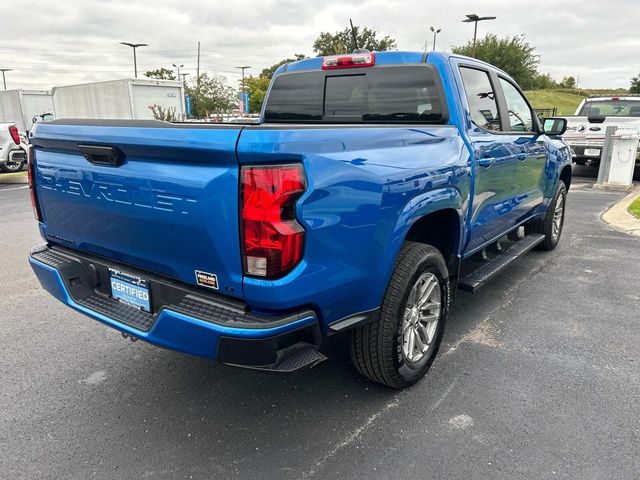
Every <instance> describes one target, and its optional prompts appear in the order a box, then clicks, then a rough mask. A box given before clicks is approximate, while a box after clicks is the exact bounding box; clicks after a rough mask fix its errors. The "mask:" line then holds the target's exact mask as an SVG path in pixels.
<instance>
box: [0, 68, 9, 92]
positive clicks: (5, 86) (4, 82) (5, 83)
mask: <svg viewBox="0 0 640 480" xmlns="http://www.w3.org/2000/svg"><path fill="white" fill-rule="evenodd" d="M10 71H11V69H10V68H0V72H2V84H3V85H4V89H5V90H6V89H7V79H6V78H4V72H10Z"/></svg>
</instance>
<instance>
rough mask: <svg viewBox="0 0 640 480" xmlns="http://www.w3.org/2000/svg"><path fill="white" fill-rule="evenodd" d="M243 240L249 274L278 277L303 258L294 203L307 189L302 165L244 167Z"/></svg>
mask: <svg viewBox="0 0 640 480" xmlns="http://www.w3.org/2000/svg"><path fill="white" fill-rule="evenodd" d="M241 184H242V185H241V186H242V210H241V220H242V236H243V237H242V241H243V257H244V271H245V273H246V274H247V275H255V276H259V277H266V278H275V277H280V276H282V275H284V274H285V273H287V272H288V271H290V270H291V269H292V268H293V267H294V266H295V265H296V264H297V263H298V262H299V261H300V259H301V258H302V245H303V241H304V229H303V228H302V226H301V225H300V224H299V223H298V222H297V221H296V218H295V203H296V200H297V199H298V198H300V196H301V195H302V194H303V193H304V191H305V190H306V181H305V176H304V169H303V168H302V165H298V164H296V165H271V166H266V167H242V171H241Z"/></svg>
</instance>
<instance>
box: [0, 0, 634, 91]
mask: <svg viewBox="0 0 640 480" xmlns="http://www.w3.org/2000/svg"><path fill="white" fill-rule="evenodd" d="M23 9H24V11H23ZM12 11H13V12H14V13H15V14H6V15H1V16H0V68H11V69H12V71H9V72H7V73H6V80H7V88H8V89H13V88H25V89H40V88H42V89H49V88H51V87H53V86H56V85H69V84H74V83H86V82H93V81H101V80H112V79H116V78H125V77H131V76H133V55H132V51H131V49H130V48H129V47H125V46H123V45H120V44H119V42H123V41H124V42H132V43H147V44H149V46H148V47H143V48H140V49H138V72H139V76H141V73H140V72H144V71H146V70H150V69H155V68H159V67H168V68H173V67H172V64H174V63H175V64H176V65H181V64H182V65H184V67H183V68H181V73H188V74H190V75H191V76H195V72H196V52H197V43H198V41H200V42H201V70H203V71H207V72H210V73H217V74H220V75H223V76H225V77H226V78H227V80H228V81H229V83H230V84H231V85H232V86H234V87H237V81H238V79H239V76H240V75H239V70H238V69H236V68H235V67H237V66H242V65H249V66H251V68H250V69H248V70H247V74H251V73H253V74H258V73H259V72H260V70H262V69H263V68H265V67H268V66H270V65H273V64H274V63H277V62H278V61H280V60H282V59H284V58H287V57H291V56H292V55H293V54H294V53H304V54H306V55H310V56H312V55H313V48H312V45H313V41H314V40H315V38H316V37H317V36H318V34H319V33H320V32H322V31H329V32H335V31H337V30H342V29H344V27H345V26H346V25H348V23H349V18H352V19H353V22H354V24H356V25H360V26H369V27H372V28H374V29H375V30H376V31H377V32H378V34H379V35H380V36H384V35H390V36H392V37H393V38H395V39H396V41H397V44H398V49H399V50H423V49H424V47H425V41H427V42H428V48H429V50H431V49H432V48H433V44H432V42H433V36H432V33H431V32H430V31H429V27H430V26H434V27H436V28H441V29H442V31H441V33H440V34H439V35H438V39H437V45H436V48H437V50H445V51H450V50H451V47H452V46H454V45H460V44H464V43H465V42H467V41H468V40H469V39H471V38H472V36H473V25H472V24H467V23H461V20H462V19H463V18H464V16H465V14H468V13H477V14H479V15H482V16H485V15H495V16H497V19H496V20H494V21H486V22H482V23H480V24H479V27H478V36H479V37H481V36H483V35H485V34H486V33H489V32H490V33H495V34H497V35H498V36H506V35H517V34H524V35H526V38H527V40H528V41H529V43H531V44H532V45H533V46H535V47H536V53H537V54H538V55H540V60H541V63H540V71H541V72H544V73H550V74H551V76H552V77H554V78H555V79H557V80H561V79H562V78H563V77H565V76H570V75H572V76H574V77H578V78H579V86H580V87H583V88H618V87H623V88H628V86H629V82H630V79H631V77H633V76H635V75H637V74H638V73H639V72H640V55H638V52H640V22H639V20H638V19H639V18H640V0H607V1H606V2H604V1H602V0H579V1H566V0H535V1H531V0H466V1H464V0H326V1H319V0H314V1H312V0H261V1H255V0H254V1H251V0H233V1H214V0H189V1H179V0H172V1H168V0H129V1H120V0H112V1H109V0H102V1H96V0H63V1H61V0H30V1H29V2H27V3H26V4H25V5H23V6H22V7H20V8H18V9H15V8H14V9H12ZM188 79H189V77H187V80H188Z"/></svg>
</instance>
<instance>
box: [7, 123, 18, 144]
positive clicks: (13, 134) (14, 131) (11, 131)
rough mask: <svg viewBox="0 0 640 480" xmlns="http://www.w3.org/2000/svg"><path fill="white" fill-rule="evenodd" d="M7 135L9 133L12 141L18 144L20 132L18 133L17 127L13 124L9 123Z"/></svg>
mask: <svg viewBox="0 0 640 480" xmlns="http://www.w3.org/2000/svg"><path fill="white" fill-rule="evenodd" d="M9 135H11V138H12V139H13V143H15V144H16V145H20V134H19V133H18V128H17V127H16V126H15V125H11V126H10V127H9Z"/></svg>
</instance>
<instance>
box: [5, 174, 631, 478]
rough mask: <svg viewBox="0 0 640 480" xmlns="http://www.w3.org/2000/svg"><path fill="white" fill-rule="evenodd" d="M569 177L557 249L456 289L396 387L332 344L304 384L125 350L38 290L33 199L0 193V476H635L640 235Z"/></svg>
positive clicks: (586, 182) (134, 347) (604, 195)
mask: <svg viewBox="0 0 640 480" xmlns="http://www.w3.org/2000/svg"><path fill="white" fill-rule="evenodd" d="M574 182H575V188H572V190H571V191H570V194H569V201H568V213H567V223H566V225H565V231H564V233H563V238H562V240H561V243H560V245H559V246H558V248H557V249H556V250H555V251H553V252H551V253H543V252H537V251H536V252H532V253H531V254H529V255H528V256H527V257H525V258H524V259H522V260H520V261H519V262H517V263H516V264H515V265H513V266H512V267H510V269H509V270H508V271H506V272H505V273H504V274H502V275H501V276H499V277H498V278H497V279H496V280H495V281H493V282H492V283H491V284H490V285H488V286H487V287H485V288H484V289H482V290H481V291H480V292H479V293H478V294H476V295H474V296H471V295H469V294H466V293H461V294H460V295H459V297H458V298H457V300H456V302H455V304H454V307H453V310H452V314H451V317H450V321H449V324H448V327H447V331H446V333H445V338H444V343H443V346H442V348H441V351H440V355H439V357H438V358H437V360H436V361H435V363H434V366H433V368H432V370H431V372H430V374H429V375H428V376H427V378H425V380H423V381H422V382H420V383H419V384H418V385H416V386H415V387H413V388H411V389H408V390H405V391H402V392H397V391H392V390H389V389H386V388H383V387H380V386H378V385H376V384H373V383H370V382H368V381H367V380H365V379H363V378H361V377H360V376H359V375H358V374H357V373H356V372H355V370H354V369H353V368H352V367H351V365H350V363H349V360H348V353H347V351H346V350H345V348H344V344H343V343H342V342H340V341H339V340H337V339H336V340H334V341H333V342H332V343H331V344H330V345H328V346H327V351H328V352H329V353H330V355H331V358H330V360H329V361H327V362H325V363H323V364H321V365H320V366H318V367H317V368H315V369H313V370H309V371H305V372H302V373H299V374H295V375H290V376H281V375H275V374H263V373H257V372H251V371H246V370H240V369H234V368H231V367H224V366H214V365H212V364H210V363H209V362H207V361H205V360H201V359H198V358H193V357H189V356H185V355H181V354H178V353H174V352H170V351H164V350H161V349H158V348H155V347H152V346H150V345H147V344H144V343H143V342H137V343H135V344H132V343H130V342H128V341H125V340H123V339H122V338H121V337H120V335H119V334H118V333H117V332H114V331H112V330H109V329H108V328H106V327H104V326H102V325H100V324H98V323H96V322H93V321H91V320H89V319H87V318H85V317H83V316H82V315H80V314H77V313H75V312H72V311H71V310H69V309H67V308H66V307H64V306H63V305H61V304H59V303H57V302H56V301H55V300H53V299H52V298H51V297H49V296H48V295H47V294H45V293H44V292H43V291H42V290H41V289H40V286H39V284H38V282H37V280H36V278H35V276H34V275H33V274H32V272H31V269H30V268H29V266H28V264H27V261H26V256H27V253H28V251H29V249H30V247H32V246H33V245H36V244H38V243H40V242H41V239H40V237H39V235H38V232H37V230H36V227H35V222H34V220H33V217H32V213H31V206H30V204H29V194H28V190H27V189H25V188H21V187H20V186H16V185H13V186H11V185H4V186H0V205H2V210H1V211H2V213H1V214H0V218H1V221H2V223H1V225H0V245H2V248H1V250H0V265H1V268H0V332H1V337H0V338H1V348H0V478H3V479H19V478H25V479H27V478H28V479H33V478H56V479H59V478H65V479H87V478H109V479H111V478H114V479H115V478H123V479H125V478H126V479H131V478H194V479H201V478H207V479H209V478H269V479H272V478H273V479H298V478H323V479H333V478H336V479H349V478H367V479H397V478H465V479H473V478H483V479H484V478H504V479H520V478H522V479H529V478H536V479H547V478H549V479H551V478H553V479H556V478H567V479H578V478H579V479H602V478H610V479H616V478H619V479H634V478H640V473H639V472H640V373H639V372H640V362H639V359H640V328H639V323H640V238H634V237H630V236H626V235H625V234H622V233H618V232H616V231H613V230H611V229H610V228H608V227H607V226H606V225H605V224H603V223H602V222H601V220H600V215H601V213H602V212H603V211H604V210H606V209H607V208H608V206H610V205H612V204H613V203H615V202H616V201H617V200H619V199H620V198H622V197H623V194H619V193H610V192H603V191H597V190H593V189H591V188H590V186H591V182H592V179H589V178H584V177H578V178H576V179H575V180H574Z"/></svg>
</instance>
